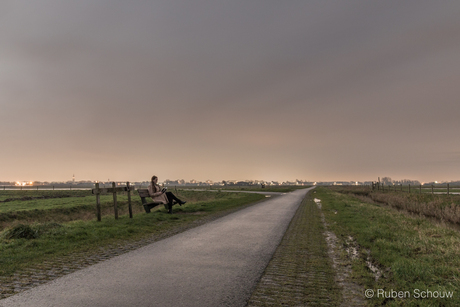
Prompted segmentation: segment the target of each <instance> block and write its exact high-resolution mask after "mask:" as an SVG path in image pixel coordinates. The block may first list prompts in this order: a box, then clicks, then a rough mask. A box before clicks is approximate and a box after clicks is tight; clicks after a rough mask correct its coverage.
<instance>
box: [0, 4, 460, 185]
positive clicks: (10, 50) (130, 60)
mask: <svg viewBox="0 0 460 307" xmlns="http://www.w3.org/2000/svg"><path fill="white" fill-rule="evenodd" d="M458 16H460V2H459V1H426V0H417V1H399V0H398V1H396V0H395V1H391V0H387V1H342V0H340V1H338V0H337V1H326V0H317V1H315V0H311V1H305V0H290V1H278V0H276V1H275V0H251V1H247V0H244V1H243V0H241V1H239V0H232V1H223V0H218V1H216V0H212V1H211V0H195V1H186V0H181V1H175V0H164V1H163V0H156V1H137V0H134V1H133V0H131V1H121V0H100V1H94V0H79V1H52V0H41V1H25V0H24V1H23V0H2V1H0V29H1V30H0V131H1V133H2V136H1V151H0V158H1V161H2V162H1V167H0V181H2V180H4V181H10V180H11V181H12V180H38V181H52V180H70V179H71V178H72V175H73V174H75V177H76V180H106V179H110V180H129V181H138V180H148V179H149V178H150V177H151V175H153V174H156V175H158V176H159V177H160V181H161V180H164V179H171V180H173V179H185V180H191V179H196V180H208V179H210V180H216V181H217V180H244V179H254V180H279V181H282V180H295V179H301V180H313V181H326V180H353V181H355V180H360V181H364V180H376V179H377V177H383V176H389V177H391V178H393V179H406V178H407V179H417V180H420V181H422V182H423V181H434V180H438V181H440V180H457V179H460V172H459V170H460V142H459V139H460V134H459V133H460V109H459V108H460V18H459V17H458Z"/></svg>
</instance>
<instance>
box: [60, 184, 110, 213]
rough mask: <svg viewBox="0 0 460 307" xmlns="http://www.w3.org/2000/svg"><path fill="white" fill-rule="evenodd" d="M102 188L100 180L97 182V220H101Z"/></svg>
mask: <svg viewBox="0 0 460 307" xmlns="http://www.w3.org/2000/svg"><path fill="white" fill-rule="evenodd" d="M53 189H54V186H53ZM100 193H101V192H100V190H99V182H97V183H96V211H97V221H98V222H100V221H101V199H100V196H99V194H100Z"/></svg>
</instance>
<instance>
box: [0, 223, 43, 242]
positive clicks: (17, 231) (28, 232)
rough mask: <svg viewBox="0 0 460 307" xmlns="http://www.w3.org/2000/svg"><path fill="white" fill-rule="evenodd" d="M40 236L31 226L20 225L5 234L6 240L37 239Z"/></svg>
mask: <svg viewBox="0 0 460 307" xmlns="http://www.w3.org/2000/svg"><path fill="white" fill-rule="evenodd" d="M37 237H38V234H37V232H36V231H35V230H33V229H32V227H30V226H29V225H24V224H19V225H17V226H14V227H13V228H11V229H9V230H7V231H6V233H5V238H6V239H8V240H11V239H35V238H37Z"/></svg>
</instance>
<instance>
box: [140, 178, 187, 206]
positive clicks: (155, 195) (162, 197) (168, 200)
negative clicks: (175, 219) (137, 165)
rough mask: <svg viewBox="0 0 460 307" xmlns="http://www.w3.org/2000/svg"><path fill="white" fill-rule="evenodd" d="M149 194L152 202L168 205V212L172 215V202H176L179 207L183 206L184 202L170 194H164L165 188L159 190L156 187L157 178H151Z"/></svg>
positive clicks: (157, 186) (158, 187)
mask: <svg viewBox="0 0 460 307" xmlns="http://www.w3.org/2000/svg"><path fill="white" fill-rule="evenodd" d="M149 194H150V197H152V199H153V201H158V202H161V203H162V204H168V208H169V211H168V213H172V206H173V201H176V202H177V203H178V204H179V205H180V206H182V205H183V204H185V203H186V202H185V201H182V200H180V199H179V198H177V197H176V196H175V195H174V194H173V193H172V192H166V188H164V189H161V188H160V186H159V185H158V177H157V176H153V177H152V180H151V182H150V185H149Z"/></svg>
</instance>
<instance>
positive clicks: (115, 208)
mask: <svg viewBox="0 0 460 307" xmlns="http://www.w3.org/2000/svg"><path fill="white" fill-rule="evenodd" d="M112 189H113V211H114V213H115V219H116V220H118V204H117V191H116V190H115V182H112Z"/></svg>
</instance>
